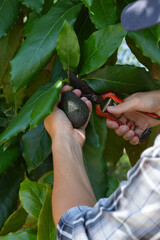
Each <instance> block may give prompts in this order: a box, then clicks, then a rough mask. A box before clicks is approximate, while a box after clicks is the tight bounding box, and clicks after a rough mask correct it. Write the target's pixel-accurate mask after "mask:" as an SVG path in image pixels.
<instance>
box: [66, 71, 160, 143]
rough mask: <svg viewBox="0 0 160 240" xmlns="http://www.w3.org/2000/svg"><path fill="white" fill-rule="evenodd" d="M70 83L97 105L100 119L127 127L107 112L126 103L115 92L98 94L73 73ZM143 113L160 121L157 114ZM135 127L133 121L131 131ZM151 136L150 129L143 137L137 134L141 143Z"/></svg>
mask: <svg viewBox="0 0 160 240" xmlns="http://www.w3.org/2000/svg"><path fill="white" fill-rule="evenodd" d="M69 81H70V83H71V85H72V86H73V88H74V89H79V90H81V92H82V96H83V97H87V98H88V99H89V100H90V101H91V102H94V103H95V107H96V113H97V115H99V116H100V117H106V118H108V119H110V120H112V121H115V122H117V123H118V124H119V126H121V125H125V124H124V123H122V122H121V121H120V120H119V119H118V118H116V117H115V116H114V115H112V114H111V113H109V112H108V111H107V107H108V106H110V105H112V104H113V103H114V104H119V103H122V102H124V101H123V100H122V99H120V98H118V97H117V96H116V94H115V93H113V92H111V91H110V92H106V93H104V94H101V95H100V94H97V93H96V92H95V91H94V90H93V89H92V88H91V87H90V86H89V85H88V84H87V83H86V82H84V81H82V80H81V79H79V78H78V77H77V76H75V75H74V74H73V73H71V72H69ZM107 98H108V101H107V102H106V103H105V105H104V106H103V108H101V104H102V103H103V102H104V101H105V99H107ZM140 113H143V114H145V115H147V116H149V117H152V118H154V119H156V120H160V116H158V115H157V114H154V113H148V112H140ZM134 125H135V122H134V121H132V122H131V123H130V124H129V126H128V127H129V128H130V129H131V127H132V126H134ZM150 134H151V130H150V129H148V128H147V129H146V130H145V131H144V132H143V133H142V134H141V136H139V135H138V134H136V133H135V136H137V137H138V138H139V140H140V142H143V141H144V139H145V138H146V137H148V136H149V135H150Z"/></svg>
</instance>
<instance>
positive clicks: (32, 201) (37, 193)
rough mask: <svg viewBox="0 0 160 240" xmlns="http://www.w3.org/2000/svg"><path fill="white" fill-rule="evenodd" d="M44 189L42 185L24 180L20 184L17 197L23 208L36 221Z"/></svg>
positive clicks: (43, 196) (43, 197)
mask: <svg viewBox="0 0 160 240" xmlns="http://www.w3.org/2000/svg"><path fill="white" fill-rule="evenodd" d="M45 193H46V188H45V187H44V186H43V185H42V184H38V183H36V182H31V181H29V180H25V181H23V182H22V183H21V187H20V191H19V196H20V200H21V202H22V206H23V208H24V209H25V210H26V211H27V212H28V213H29V214H30V215H31V216H33V217H35V218H36V219H38V217H39V213H40V211H41V208H42V205H43V201H44V199H45Z"/></svg>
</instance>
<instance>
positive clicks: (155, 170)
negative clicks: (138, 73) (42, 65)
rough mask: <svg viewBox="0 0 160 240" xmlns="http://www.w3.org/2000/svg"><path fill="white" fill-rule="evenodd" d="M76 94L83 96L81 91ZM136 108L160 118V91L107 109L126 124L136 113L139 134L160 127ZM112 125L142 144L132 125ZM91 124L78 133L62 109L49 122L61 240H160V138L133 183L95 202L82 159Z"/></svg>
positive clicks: (144, 156)
mask: <svg viewBox="0 0 160 240" xmlns="http://www.w3.org/2000/svg"><path fill="white" fill-rule="evenodd" d="M143 1H146V2H149V1H147V0H143ZM143 1H142V0H139V1H137V2H142V3H143ZM152 1H153V0H152ZM137 2H136V3H137ZM154 2H155V1H154ZM136 3H135V4H136ZM131 6H132V5H131ZM156 23H157V22H156ZM69 90H70V87H69V86H65V87H64V88H63V90H62V91H69ZM74 92H75V94H76V95H77V96H79V97H80V95H81V92H80V91H79V90H74ZM82 100H83V101H84V102H85V103H86V105H87V106H88V109H89V112H90V114H91V111H92V105H91V102H90V101H89V100H87V99H86V98H82ZM136 110H137V111H140V110H142V111H147V112H154V113H156V114H158V115H160V91H152V92H148V93H137V94H134V95H132V96H130V97H129V98H128V99H126V101H125V102H124V103H122V104H120V105H118V106H114V107H108V111H109V112H111V113H113V114H117V116H118V117H120V119H121V121H123V122H124V123H126V119H129V120H131V121H132V118H133V114H134V120H135V123H136V129H134V131H135V132H136V133H138V134H141V133H142V132H143V131H144V130H145V128H148V127H151V126H155V125H158V124H159V121H158V120H154V119H151V118H149V117H147V116H145V115H143V114H140V113H137V112H135V111H136ZM141 122H143V124H141ZM107 125H108V127H110V128H112V129H115V131H116V133H117V134H118V135H123V137H124V138H125V139H126V140H129V141H130V142H131V144H137V143H138V139H137V138H136V137H134V135H133V134H134V132H133V130H129V129H128V126H127V125H125V126H122V127H123V128H122V127H119V126H118V125H116V124H115V123H114V122H112V121H108V120H107ZM86 126H87V123H86V124H85V126H83V127H82V128H80V129H73V127H72V125H71V123H70V121H69V120H68V118H67V117H66V115H65V114H64V113H63V111H61V110H60V109H58V107H57V106H55V107H54V111H53V113H52V114H51V115H49V116H48V117H47V118H46V119H45V127H46V130H47V131H48V133H49V134H50V136H51V139H52V151H53V162H54V187H53V198H52V206H53V218H54V222H55V225H56V226H57V239H59V240H60V239H62V240H68V239H75V240H87V239H91V240H92V239H93V240H106V239H110V240H119V239H123V240H125V239H127V240H129V239H146V240H147V239H154V240H157V239H160V135H159V136H158V137H157V138H156V141H155V144H154V146H153V147H151V148H149V149H147V150H146V151H144V152H143V154H142V155H141V159H140V160H139V161H138V162H137V164H136V165H135V166H134V167H133V168H132V169H131V170H130V171H129V173H128V181H126V182H122V183H121V184H120V186H119V188H118V189H117V190H116V191H115V192H114V193H113V194H112V195H111V196H110V197H109V198H108V199H106V198H104V199H100V200H99V201H98V202H97V203H96V198H95V196H94V193H93V190H92V187H91V185H90V182H89V179H88V176H87V174H86V171H85V167H84V164H83V157H82V147H83V144H84V142H85V128H86Z"/></svg>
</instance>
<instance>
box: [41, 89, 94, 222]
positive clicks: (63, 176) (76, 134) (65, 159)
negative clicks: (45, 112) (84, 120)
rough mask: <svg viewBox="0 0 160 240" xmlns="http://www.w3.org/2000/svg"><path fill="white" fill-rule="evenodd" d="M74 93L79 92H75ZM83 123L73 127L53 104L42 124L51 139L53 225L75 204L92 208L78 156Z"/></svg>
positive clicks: (92, 197)
mask: <svg viewBox="0 0 160 240" xmlns="http://www.w3.org/2000/svg"><path fill="white" fill-rule="evenodd" d="M67 88H68V87H65V89H67ZM75 92H76V91H75ZM76 93H77V95H79V92H78V91H77V92H76ZM83 100H84V101H85V102H86V104H87V106H88V108H89V109H90V112H91V103H90V102H89V101H88V100H87V99H85V98H84V99H83ZM86 125H87V124H86ZM86 125H85V126H84V127H82V128H81V129H79V130H77V129H73V127H72V125H71V123H70V121H69V120H68V118H67V117H66V115H65V114H64V113H63V112H62V111H61V110H60V109H58V108H57V107H55V108H54V111H53V113H52V114H51V115H49V116H48V117H47V118H46V119H45V127H46V129H47V131H48V133H49V134H50V136H51V138H52V152H53V164H54V186H53V197H52V209H53V218H54V222H55V225H57V223H58V221H59V220H60V218H61V216H62V215H63V214H64V213H65V212H66V211H67V210H68V209H70V208H72V207H75V206H78V205H81V206H82V205H85V206H91V207H92V206H93V205H94V204H95V203H96V198H95V196H94V193H93V190H92V187H91V184H90V182H89V179H88V176H87V173H86V170H85V166H84V163H83V156H82V146H83V144H84V141H85V127H86Z"/></svg>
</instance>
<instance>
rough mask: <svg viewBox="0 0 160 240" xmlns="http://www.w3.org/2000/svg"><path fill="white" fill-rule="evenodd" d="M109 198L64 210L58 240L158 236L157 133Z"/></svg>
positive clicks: (159, 169) (159, 177)
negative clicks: (89, 205) (92, 204)
mask: <svg viewBox="0 0 160 240" xmlns="http://www.w3.org/2000/svg"><path fill="white" fill-rule="evenodd" d="M127 176H128V181H124V182H121V183H120V185H119V187H118V189H117V190H116V191H115V192H114V193H113V194H112V195H111V196H110V197H109V198H103V199H100V200H99V201H98V202H97V203H96V204H95V206H94V207H93V208H91V207H87V206H77V207H74V208H72V209H70V210H68V211H67V212H66V213H65V214H64V215H63V216H62V217H61V219H60V221H59V223H58V225H57V239H58V240H69V239H74V240H88V239H89V240H106V239H109V240H121V239H123V240H130V239H134V240H135V239H141V240H149V239H150V240H158V239H160V135H159V136H158V137H157V138H156V140H155V143H154V146H153V147H150V148H148V149H147V150H145V151H144V152H143V153H142V155H141V158H140V160H139V161H138V162H137V164H136V165H135V166H134V167H133V168H132V169H131V170H130V171H129V172H128V175H127Z"/></svg>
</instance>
